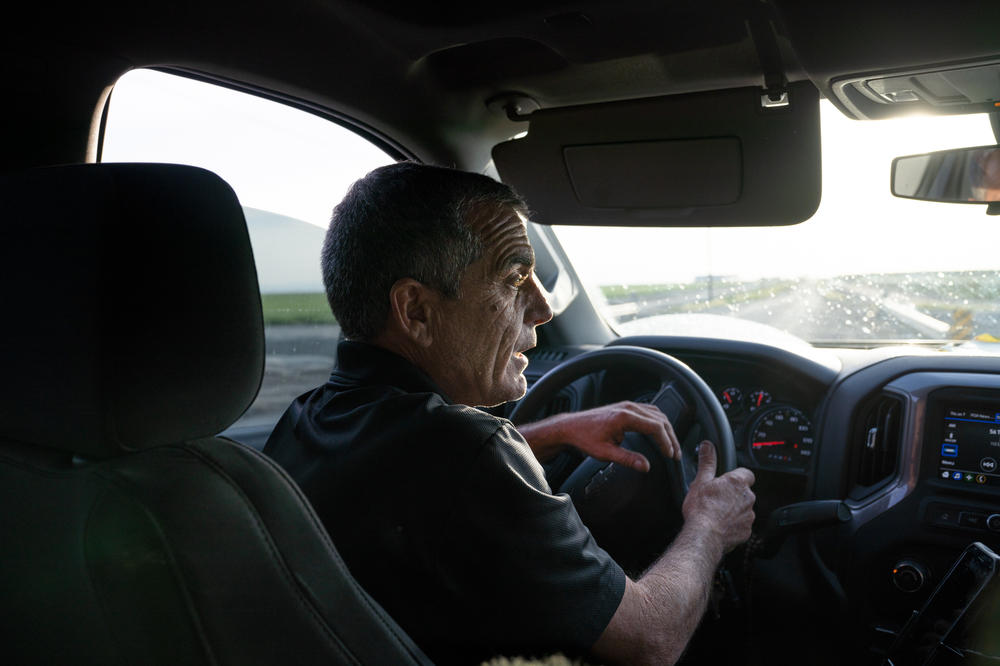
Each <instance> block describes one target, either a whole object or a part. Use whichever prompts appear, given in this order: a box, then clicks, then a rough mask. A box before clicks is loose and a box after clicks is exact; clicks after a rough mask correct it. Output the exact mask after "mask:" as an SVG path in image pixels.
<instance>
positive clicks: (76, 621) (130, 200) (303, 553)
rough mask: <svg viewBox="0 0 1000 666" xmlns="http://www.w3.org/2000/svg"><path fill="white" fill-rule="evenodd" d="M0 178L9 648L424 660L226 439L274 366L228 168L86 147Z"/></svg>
mask: <svg viewBox="0 0 1000 666" xmlns="http://www.w3.org/2000/svg"><path fill="white" fill-rule="evenodd" d="M0 192H2V195H0V201H2V202H3V203H2V206H3V212H2V213H0V235H2V236H0V274H2V276H3V277H2V279H0V284H2V285H3V289H2V290H3V308H4V317H3V329H4V333H3V344H2V345H0V370H2V373H3V374H2V376H0V386H2V389H0V498H2V500H0V506H2V507H3V510H2V511H0V627H2V630H0V633H2V634H3V635H4V637H5V638H4V641H3V642H2V643H0V661H3V662H4V663H8V664H14V663H17V664H25V663H64V662H65V663H75V664H115V663H135V664H171V665H176V664H273V663H296V664H310V663H317V664H318V663H323V664H358V663H361V664H386V663H392V664H418V663H428V660H427V658H426V657H425V656H424V655H423V654H422V653H421V652H420V650H419V649H418V648H417V647H416V646H415V645H414V643H413V642H412V641H411V640H410V639H409V638H408V637H407V636H406V635H405V634H404V632H403V631H402V630H401V629H400V628H399V627H398V626H397V625H396V623H395V622H394V621H393V620H392V619H391V618H390V617H389V616H388V615H387V614H386V613H385V612H384V611H383V610H382V609H381V608H380V607H379V606H378V605H377V604H376V603H375V602H374V601H373V600H372V599H371V597H369V596H368V594H366V593H365V591H364V590H362V589H361V588H360V587H359V585H358V584H357V582H356V581H355V580H354V579H353V578H352V577H351V575H350V573H349V572H348V571H347V569H346V567H345V566H344V563H343V561H342V560H341V558H340V556H339V555H338V554H337V551H336V549H335V548H334V545H333V544H332V543H331V542H330V539H329V537H328V536H327V533H326V531H325V530H324V528H323V527H322V525H321V524H320V523H319V521H318V520H317V518H316V515H315V514H314V513H313V510H312V509H311V508H310V506H309V504H308V502H307V501H306V500H305V498H304V497H303V496H302V493H301V492H300V491H299V489H298V488H297V486H296V485H295V483H294V482H293V481H291V480H290V479H289V477H288V476H287V475H286V474H285V473H284V472H283V471H282V470H281V469H280V468H279V467H278V466H277V465H275V464H274V463H272V462H271V461H270V460H269V459H267V458H265V457H264V456H263V455H261V454H260V453H259V452H257V451H255V450H253V449H251V448H249V447H245V446H242V445H240V444H237V443H235V442H232V441H229V440H226V439H223V438H220V437H217V436H216V435H217V433H219V432H221V431H222V430H224V429H225V428H226V427H228V426H229V425H230V424H232V422H233V421H235V420H236V419H237V418H238V417H239V416H240V415H241V414H242V413H243V411H244V410H245V409H246V408H247V406H248V405H249V404H250V403H251V401H252V400H253V398H254V396H255V395H256V393H257V390H258V388H259V385H260V381H261V376H262V373H263V365H264V341H263V324H262V319H261V306H260V295H259V293H258V287H257V278H256V272H255V268H254V262H253V256H252V252H251V249H250V243H249V239H248V236H247V230H246V224H245V221H244V218H243V213H242V210H241V208H240V205H239V202H238V201H237V199H236V196H235V194H234V193H233V191H232V190H231V189H230V188H229V186H228V185H226V184H225V183H224V182H223V181H222V180H221V179H220V178H219V177H218V176H215V175H214V174H212V173H210V172H208V171H205V170H202V169H197V168H193V167H185V166H177V165H154V164H89V165H74V166H63V167H50V168H42V169H36V170H32V171H26V172H23V173H18V174H11V175H5V176H2V177H0ZM344 510H345V511H356V510H358V508H357V507H344Z"/></svg>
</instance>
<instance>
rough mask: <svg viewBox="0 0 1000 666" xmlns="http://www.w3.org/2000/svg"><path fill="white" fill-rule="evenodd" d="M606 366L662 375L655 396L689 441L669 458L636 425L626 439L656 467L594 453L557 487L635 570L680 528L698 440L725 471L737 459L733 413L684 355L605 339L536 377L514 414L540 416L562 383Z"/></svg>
mask: <svg viewBox="0 0 1000 666" xmlns="http://www.w3.org/2000/svg"><path fill="white" fill-rule="evenodd" d="M605 370H613V371H621V370H628V371H632V375H631V376H632V377H635V376H637V375H638V376H642V377H651V376H652V377H655V378H656V379H657V380H658V381H659V387H658V388H657V389H656V392H655V395H654V396H653V398H652V400H650V402H651V403H652V404H653V405H655V406H656V407H658V408H659V409H660V411H662V412H663V413H664V414H665V415H666V416H667V418H668V419H670V423H671V424H672V425H673V427H674V432H675V433H676V434H677V439H678V440H679V441H680V442H681V448H682V461H681V462H677V461H675V460H671V459H667V458H665V457H664V456H663V454H662V453H661V452H660V450H659V448H657V446H656V445H655V444H654V443H653V442H651V441H650V440H649V439H648V438H646V437H645V436H643V435H640V434H638V433H628V434H627V435H626V436H625V439H624V440H623V441H622V443H621V445H622V446H623V447H624V448H627V449H630V450H632V451H637V452H639V453H641V454H642V455H644V456H645V457H646V459H647V460H649V464H650V469H649V471H648V472H646V473H642V472H637V471H635V470H633V469H631V468H628V467H623V466H621V465H618V464H615V463H608V462H604V461H600V460H596V459H594V458H590V457H588V458H586V459H584V460H583V462H581V463H580V464H579V465H577V467H576V468H575V469H574V470H573V471H572V473H571V474H570V475H569V476H568V477H567V478H566V480H565V481H564V482H563V483H562V484H561V485H560V486H559V488H558V489H557V492H560V493H566V494H568V495H569V496H570V498H571V499H572V500H573V504H574V505H575V506H576V509H577V512H578V513H579V514H580V518H581V519H582V520H583V522H584V524H585V525H587V527H588V528H589V529H590V531H591V533H592V534H593V535H594V538H595V539H596V540H597V543H598V544H599V545H600V546H601V547H602V548H604V549H605V550H606V551H608V553H610V554H611V556H612V557H613V558H614V559H615V561H616V562H618V564H620V565H621V566H622V568H624V569H625V570H626V571H627V572H629V573H636V574H638V573H640V572H641V571H642V570H643V569H645V568H646V567H647V566H648V565H649V564H651V563H652V562H653V561H654V560H655V559H656V558H657V557H658V556H659V555H660V554H661V553H662V552H663V550H664V549H665V548H666V546H667V544H668V543H669V542H670V541H671V540H672V539H673V537H674V535H675V534H676V532H677V531H678V530H679V529H680V526H681V523H682V518H681V504H682V503H683V502H684V497H685V495H686V494H687V488H688V484H689V483H690V481H691V480H692V479H693V478H694V474H695V472H696V470H697V466H698V462H697V461H698V453H697V446H698V444H699V443H700V442H701V441H702V440H705V439H707V440H709V441H710V442H712V443H713V444H715V450H716V454H717V457H718V473H720V474H721V473H723V472H727V471H729V470H731V469H733V468H734V467H735V465H736V448H735V446H734V444H733V432H732V429H731V428H730V427H729V421H728V419H727V418H726V414H725V412H723V411H722V406H721V405H720V404H719V401H718V400H717V399H716V398H715V395H714V393H713V392H712V389H710V388H709V387H708V384H706V383H705V381H704V380H703V379H702V378H701V377H699V376H698V375H697V374H695V372H694V371H693V370H691V368H689V367H688V366H687V365H685V364H684V363H682V362H681V361H678V360H677V359H676V358H674V357H672V356H668V355H667V354H664V353H663V352H659V351H656V350H653V349H646V348H644V347H630V346H625V345H620V346H614V347H605V348H603V349H598V350H595V351H592V352H587V353H585V354H581V355H580V356H576V357H574V358H572V359H570V360H568V361H566V362H565V363H562V364H561V365H559V366H557V367H555V368H553V369H552V370H550V371H549V372H548V373H546V374H545V375H544V376H543V377H541V378H540V379H539V380H538V381H536V382H535V384H534V385H533V386H532V387H531V389H530V390H529V391H528V392H527V394H525V396H524V397H523V398H522V399H521V401H520V402H519V403H518V405H517V407H515V408H514V411H513V412H512V413H511V415H510V420H511V421H513V422H514V423H515V424H520V423H527V422H530V421H533V420H535V419H536V418H537V415H538V413H539V412H540V411H541V410H542V408H544V407H545V406H546V405H548V404H549V403H550V402H551V401H552V399H553V398H555V396H556V394H557V393H558V392H559V391H560V390H562V389H563V388H565V387H566V386H568V385H569V384H571V383H572V382H574V381H576V380H578V379H580V378H581V377H584V376H586V375H589V374H592V373H595V372H600V371H605ZM639 391H640V388H639V387H638V386H637V387H636V393H638V392H639Z"/></svg>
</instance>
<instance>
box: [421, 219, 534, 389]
mask: <svg viewBox="0 0 1000 666" xmlns="http://www.w3.org/2000/svg"><path fill="white" fill-rule="evenodd" d="M468 224H469V227H470V228H471V229H472V230H473V231H474V232H476V233H478V234H479V236H480V238H481V239H482V244H483V254H482V256H481V257H480V258H479V259H477V260H476V261H475V262H473V263H472V264H470V265H469V266H468V268H466V270H465V273H464V274H463V275H462V280H461V287H460V292H459V293H460V296H459V298H456V299H448V298H445V299H442V301H441V309H440V312H441V315H442V316H438V317H436V318H435V326H434V330H433V347H434V348H435V350H434V351H435V352H436V353H434V354H433V357H434V359H435V360H434V365H435V366H436V367H434V368H429V370H431V375H432V376H433V377H434V378H435V380H436V381H438V383H439V384H441V387H442V388H443V389H444V390H445V392H447V393H448V395H449V397H451V399H452V400H454V401H455V402H458V403H462V404H467V405H498V404H500V403H502V402H507V401H509V400H516V399H518V398H520V397H521V396H523V395H524V392H525V388H526V386H527V382H526V380H525V378H524V374H523V373H524V369H525V368H526V367H527V366H528V360H527V358H525V356H524V354H523V353H522V352H524V351H525V350H527V349H530V348H532V347H534V346H535V327H536V326H538V325H539V324H544V323H545V322H547V321H548V320H549V319H551V318H552V310H551V309H550V308H549V305H548V303H547V302H546V300H545V296H544V295H543V294H542V292H541V290H540V288H539V285H538V281H537V280H536V279H535V275H534V272H533V268H534V265H535V255H534V251H533V250H532V249H531V244H530V243H529V242H528V234H527V230H526V228H525V224H524V221H523V220H522V219H521V217H520V216H519V215H518V214H517V213H516V212H515V211H514V210H512V209H511V208H509V207H506V206H489V205H484V206H482V207H481V208H480V209H479V210H477V211H475V212H474V213H473V215H472V216H471V219H470V220H468Z"/></svg>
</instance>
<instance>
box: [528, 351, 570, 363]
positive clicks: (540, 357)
mask: <svg viewBox="0 0 1000 666" xmlns="http://www.w3.org/2000/svg"><path fill="white" fill-rule="evenodd" d="M529 356H530V358H531V360H533V361H545V362H548V363H560V362H561V361H563V360H565V358H566V352H565V350H562V349H539V350H537V351H535V352H534V353H531V354H529Z"/></svg>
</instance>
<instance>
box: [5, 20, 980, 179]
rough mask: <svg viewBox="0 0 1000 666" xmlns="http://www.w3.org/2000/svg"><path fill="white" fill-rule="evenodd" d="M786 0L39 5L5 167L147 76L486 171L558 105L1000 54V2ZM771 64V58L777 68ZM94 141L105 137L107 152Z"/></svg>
mask: <svg viewBox="0 0 1000 666" xmlns="http://www.w3.org/2000/svg"><path fill="white" fill-rule="evenodd" d="M958 7H959V5H952V4H948V3H934V4H927V5H926V6H923V5H918V4H914V3H906V4H905V5H900V4H898V3H894V5H889V4H888V3H881V4H878V3H874V2H855V1H846V2H844V1H842V2H835V3H833V2H817V1H808V2H807V1H802V0H799V1H795V0H775V1H773V2H761V1H760V0H754V1H750V0H681V1H677V0H675V1H672V2H650V1H646V0H627V1H620V2H615V3H607V2H573V1H552V0H534V1H530V2H529V1H527V0H512V1H510V2H506V3H492V4H484V3H469V2H456V1H453V0H448V1H444V2H440V1H439V2H427V1H417V0H411V1H407V2H403V1H400V0H375V1H373V2H353V1H348V0H285V1H283V2H280V3H278V2H274V1H273V0H270V1H268V0H241V1H239V2H236V1H235V0H208V1H199V2H193V1H181V2H163V3H159V4H157V5H153V4H151V3H135V2H124V1H123V0H109V1H106V2H102V3H99V4H91V3H77V4H66V5H61V4H59V3H56V4H55V5H53V4H51V3H36V4H33V5H31V6H29V7H26V8H25V9H26V12H27V13H26V18H25V19H22V20H21V21H8V22H6V25H5V27H4V28H3V29H2V31H3V32H4V33H6V34H5V35H4V36H5V39H4V44H5V46H4V47H0V48H3V49H4V50H6V51H8V54H7V55H6V56H5V57H4V64H3V69H4V73H5V78H6V80H7V82H8V86H9V90H10V91H13V93H14V94H12V95H8V99H14V98H15V97H17V95H18V94H20V99H21V100H23V103H21V104H8V105H4V106H5V108H4V111H3V113H4V114H5V116H6V119H7V120H8V121H11V120H13V121H15V122H18V123H20V126H21V127H22V128H25V129H27V130H28V131H26V132H22V133H21V135H20V136H19V137H18V138H15V140H14V142H13V145H12V146H11V147H10V148H9V149H8V151H6V155H5V157H4V158H3V161H4V164H5V165H6V166H7V167H15V168H18V167H23V166H26V165H29V164H32V163H46V162H53V161H55V162H64V161H79V160H81V159H83V158H84V157H85V153H86V150H85V146H84V144H85V143H86V139H87V129H88V127H87V125H88V124H89V123H90V121H91V119H92V118H93V117H94V113H95V112H99V106H100V103H101V102H102V92H103V91H104V90H105V89H106V88H107V87H108V86H110V85H111V84H113V82H114V80H115V79H116V78H117V77H118V76H119V75H120V74H121V73H123V72H124V71H126V70H127V69H130V68H133V67H143V66H164V67H175V68H182V69H188V70H191V71H194V72H201V73H203V74H207V75H210V76H212V77H218V78H220V79H223V80H231V81H233V82H238V83H240V84H243V85H247V86H250V87H257V88H260V89H263V90H267V91H271V92H272V93H276V94H277V95H279V96H287V97H290V98H293V99H296V100H299V101H301V102H305V103H307V104H313V105H316V106H318V107H320V108H323V109H326V110H329V111H332V112H334V113H336V114H342V115H343V116H345V117H348V118H351V119H353V121H354V122H355V123H356V124H357V125H358V126H359V127H361V128H362V129H367V130H370V131H372V132H374V133H375V134H380V135H383V136H385V137H392V138H393V139H394V140H395V141H397V142H398V145H400V146H405V147H406V150H404V154H409V155H412V156H414V157H417V158H419V159H423V160H427V161H433V162H438V163H444V164H455V165H458V166H464V167H466V168H482V167H483V166H484V165H485V164H486V162H487V161H488V160H489V151H490V149H491V148H492V146H493V145H494V144H496V143H498V142H500V141H502V140H505V139H507V138H509V137H510V136H512V135H513V134H515V133H517V132H519V131H521V130H523V129H525V127H526V125H525V123H523V122H514V121H511V120H510V119H508V118H507V117H506V115H505V114H504V113H503V112H502V111H500V110H499V109H490V108H489V107H488V105H487V102H488V101H489V100H491V99H492V98H494V97H495V96H497V95H498V94H501V93H509V92H517V93H521V94H523V95H526V96H529V97H531V98H532V99H533V100H535V101H536V102H537V103H538V104H539V105H540V106H541V107H542V108H552V107H563V106H570V105H580V104H589V103H594V102H603V101H609V100H621V99H633V98H640V97H651V96H658V95H667V94H677V93H685V92H694V91H701V90H710V89H718V88H733V87H741V86H763V85H764V83H765V73H767V74H768V75H769V77H770V79H772V80H773V79H774V78H775V77H776V76H777V77H779V78H780V77H783V78H784V79H786V80H788V81H797V80H802V79H807V78H808V79H811V80H812V81H813V83H814V84H815V85H816V86H817V87H818V88H819V89H820V91H821V93H823V94H824V95H826V96H827V97H830V96H831V94H830V89H831V88H830V86H831V82H833V81H834V80H836V79H837V78H840V77H845V76H850V75H855V74H860V73H869V72H883V71H891V70H895V69H898V68H904V67H910V66H914V65H919V66H925V65H933V64H939V63H955V62H964V61H972V60H977V59H983V58H988V57H991V56H992V57H996V56H997V55H998V54H1000V31H997V30H996V29H995V28H996V26H998V25H1000V3H996V2H995V1H992V0H991V1H986V2H970V3H962V4H961V5H960V7H961V12H959V11H958ZM762 64H763V66H762ZM91 143H92V142H91Z"/></svg>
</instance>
